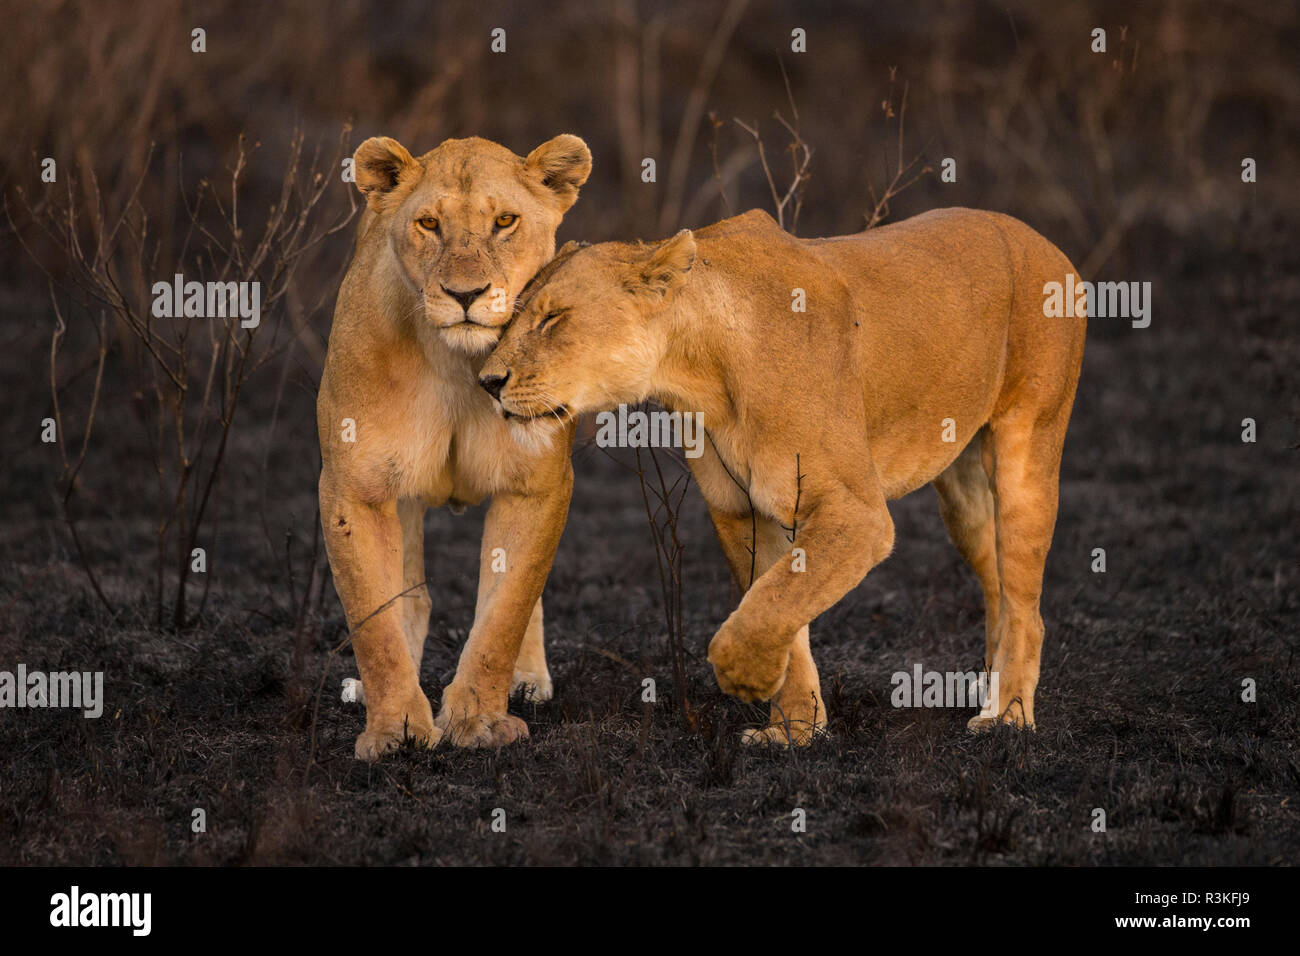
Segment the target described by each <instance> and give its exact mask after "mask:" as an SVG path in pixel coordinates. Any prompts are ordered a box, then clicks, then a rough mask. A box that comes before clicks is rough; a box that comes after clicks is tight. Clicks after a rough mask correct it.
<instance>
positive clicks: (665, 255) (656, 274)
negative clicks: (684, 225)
mask: <svg viewBox="0 0 1300 956" xmlns="http://www.w3.org/2000/svg"><path fill="white" fill-rule="evenodd" d="M693 265H695V236H694V235H692V233H691V231H690V230H689V229H683V230H682V231H681V232H679V233H677V235H675V236H673V237H672V238H671V239H665V240H664V241H663V242H661V243H659V245H657V246H655V248H654V251H653V252H651V253H650V256H649V258H647V259H646V260H644V261H643V262H642V263H641V286H642V288H644V289H646V290H648V291H650V292H652V293H654V294H655V295H658V296H666V295H668V293H669V292H671V291H672V290H674V289H676V288H677V287H678V286H680V285H681V284H682V283H683V282H685V281H686V274H687V273H688V272H690V271H691V266H693Z"/></svg>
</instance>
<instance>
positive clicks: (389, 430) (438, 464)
mask: <svg viewBox="0 0 1300 956" xmlns="http://www.w3.org/2000/svg"><path fill="white" fill-rule="evenodd" d="M484 398H486V397H485V396H484ZM390 411H391V412H392V413H393V414H392V415H391V417H389V416H386V417H389V421H388V422H387V423H386V425H387V427H386V428H385V429H384V432H385V442H384V444H385V446H386V448H385V456H384V458H385V462H386V463H387V466H388V467H389V468H390V474H389V479H388V484H389V487H390V489H391V491H390V493H391V494H392V495H393V497H396V498H420V499H423V500H424V501H425V502H426V503H427V504H429V505H430V506H431V507H439V506H441V505H445V504H478V503H479V502H481V501H482V500H483V499H484V498H486V497H487V496H488V495H490V494H492V493H493V492H494V491H496V490H499V489H500V488H502V487H504V486H505V485H506V484H507V483H508V481H509V479H510V472H511V469H510V465H511V456H512V452H513V453H514V454H516V455H517V454H518V450H517V449H516V448H515V446H514V443H513V441H512V440H511V438H510V435H509V432H508V430H507V428H506V427H505V423H504V422H502V421H501V419H500V416H498V415H496V414H495V413H494V412H493V410H492V408H491V406H490V405H489V404H488V402H487V401H486V400H484V401H479V396H476V395H473V394H450V395H449V394H447V392H446V391H445V390H439V389H435V388H421V389H419V390H418V391H417V394H414V395H412V397H411V400H410V401H409V402H408V403H407V404H406V405H405V406H404V407H396V408H393V409H391V410H390Z"/></svg>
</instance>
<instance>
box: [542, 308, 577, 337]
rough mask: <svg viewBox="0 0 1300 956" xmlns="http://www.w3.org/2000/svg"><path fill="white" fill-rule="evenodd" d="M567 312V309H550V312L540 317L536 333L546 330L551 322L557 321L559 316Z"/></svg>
mask: <svg viewBox="0 0 1300 956" xmlns="http://www.w3.org/2000/svg"><path fill="white" fill-rule="evenodd" d="M568 311H569V310H568V309H552V310H551V311H550V312H547V313H546V314H545V315H544V316H542V321H540V322H538V323H537V331H538V332H540V331H542V329H544V328H546V327H547V326H548V325H550V324H551V323H552V322H554V321H555V320H556V319H558V318H559V317H560V316H562V315H564V313H566V312H568Z"/></svg>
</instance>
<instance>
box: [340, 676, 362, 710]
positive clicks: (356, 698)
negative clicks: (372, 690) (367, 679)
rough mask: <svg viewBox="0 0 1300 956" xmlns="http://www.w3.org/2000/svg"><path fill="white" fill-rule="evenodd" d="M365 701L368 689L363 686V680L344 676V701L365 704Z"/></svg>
mask: <svg viewBox="0 0 1300 956" xmlns="http://www.w3.org/2000/svg"><path fill="white" fill-rule="evenodd" d="M365 702H366V689H365V688H364V687H363V686H361V681H359V680H357V679H356V678H355V677H345V678H343V703H345V704H364V703H365Z"/></svg>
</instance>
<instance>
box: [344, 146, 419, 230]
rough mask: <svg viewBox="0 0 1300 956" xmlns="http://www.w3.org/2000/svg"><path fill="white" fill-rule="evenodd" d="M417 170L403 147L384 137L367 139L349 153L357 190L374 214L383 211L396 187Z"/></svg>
mask: <svg viewBox="0 0 1300 956" xmlns="http://www.w3.org/2000/svg"><path fill="white" fill-rule="evenodd" d="M419 168H420V164H419V163H417V162H416V161H415V160H414V159H412V158H411V154H410V153H408V152H407V151H406V147H405V146H403V145H402V144H401V143H399V142H398V141H397V140H395V139H391V138H389V137H387V136H372V137H370V139H368V140H366V141H365V142H364V143H362V144H361V145H360V146H358V147H357V151H356V152H355V153H353V154H352V173H353V176H354V177H355V178H356V181H357V189H359V190H361V194H362V195H363V196H365V197H366V202H367V203H369V205H370V208H371V209H373V210H375V211H376V212H378V211H379V210H380V209H382V208H383V206H384V203H385V200H387V198H388V196H389V194H390V193H391V192H392V191H393V190H394V189H396V188H397V184H398V183H400V182H401V181H402V180H403V179H405V178H406V177H408V176H409V175H411V174H412V173H414V172H415V171H417V170H418V169H419Z"/></svg>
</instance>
